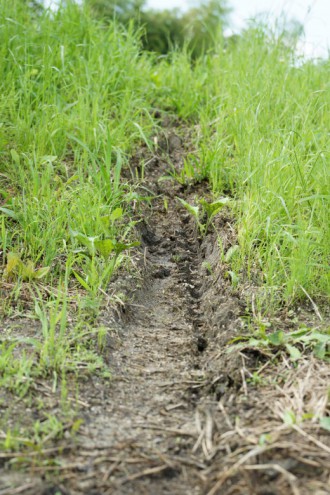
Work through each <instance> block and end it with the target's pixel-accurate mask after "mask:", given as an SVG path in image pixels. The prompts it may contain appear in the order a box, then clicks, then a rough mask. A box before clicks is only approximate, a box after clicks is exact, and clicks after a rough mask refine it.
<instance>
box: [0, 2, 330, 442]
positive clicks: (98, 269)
mask: <svg viewBox="0 0 330 495" xmlns="http://www.w3.org/2000/svg"><path fill="white" fill-rule="evenodd" d="M0 7H1V11H0V60H1V63H0V87H1V91H0V146H1V148H0V200H1V203H0V235H1V252H0V254H1V286H0V291H1V302H0V311H1V317H2V319H3V321H4V322H5V323H4V324H3V325H2V328H1V331H2V334H3V336H2V340H1V346H2V347H1V359H0V381H1V386H2V387H3V388H4V389H6V390H9V391H10V393H12V392H14V395H16V396H24V395H26V394H27V392H28V390H29V388H30V387H32V385H33V383H34V382H35V380H36V378H37V377H38V378H40V377H41V378H47V379H48V380H51V383H52V387H53V389H54V390H57V388H58V387H62V389H61V393H62V395H63V397H64V398H65V397H66V394H67V391H66V374H67V373H69V372H70V373H71V374H72V375H78V376H80V375H81V374H84V375H85V374H86V373H87V374H88V373H89V374H91V373H96V372H97V373H100V374H101V375H102V376H103V377H104V376H108V370H107V368H106V367H105V366H104V363H103V359H102V350H103V346H104V342H105V338H106V335H107V333H108V332H109V329H108V328H107V327H104V325H102V324H101V321H100V319H99V316H100V312H101V310H102V308H104V305H105V302H109V298H110V299H111V297H110V296H109V294H107V288H108V285H109V282H110V280H111V278H112V276H113V274H114V273H115V272H116V271H117V270H118V268H119V267H120V266H123V267H126V268H129V266H130V262H131V259H132V253H134V249H136V248H137V242H136V241H137V236H136V232H135V231H134V223H135V220H136V216H135V215H133V205H136V203H139V201H140V200H141V201H142V198H139V195H138V193H137V191H136V190H135V186H134V185H132V181H130V182H128V181H127V180H126V179H125V178H124V177H127V176H128V175H129V174H122V171H123V170H124V169H125V170H127V169H128V168H129V164H130V158H131V157H132V156H134V154H135V151H136V150H137V149H138V148H139V147H141V145H142V144H143V145H145V144H147V146H148V147H149V148H150V150H151V152H152V146H153V145H152V143H153V141H152V139H151V138H152V136H153V135H154V134H155V133H156V132H157V123H158V121H156V119H155V118H154V117H153V115H155V113H156V114H157V113H158V112H155V109H156V110H157V111H159V110H160V111H161V112H162V113H163V114H164V115H165V114H166V112H169V113H171V114H172V115H176V116H178V117H179V118H180V119H181V121H182V122H183V123H184V125H185V126H187V125H189V126H190V127H192V128H193V136H194V143H193V150H192V152H191V154H190V155H188V157H187V159H186V167H185V172H183V175H182V176H181V177H180V180H182V181H183V182H187V183H188V182H191V181H199V180H202V179H207V180H208V181H209V182H210V184H211V188H212V190H213V193H214V196H215V198H218V197H219V196H221V197H222V196H225V197H228V198H229V199H228V201H229V203H228V204H229V207H230V208H231V210H232V212H233V214H234V216H235V218H236V224H235V225H236V226H235V228H237V239H238V243H237V247H235V246H234V249H232V251H231V254H230V256H229V255H228V253H223V258H222V259H219V263H220V262H222V263H224V262H225V263H227V264H228V271H229V272H230V273H231V277H232V281H233V284H234V285H235V286H238V287H240V285H247V286H250V287H251V293H250V294H249V293H248V294H247V298H248V299H251V297H252V294H253V295H254V297H255V304H257V307H258V309H260V311H261V312H262V313H263V314H267V315H269V314H274V313H276V312H277V311H278V310H279V308H281V307H283V306H285V307H288V308H290V306H291V305H293V304H296V303H298V302H299V303H301V301H307V303H308V305H309V306H310V305H311V307H312V309H314V310H315V308H316V309H317V312H318V313H320V312H321V313H322V311H323V307H324V305H325V302H326V300H327V298H328V296H329V267H328V263H329V255H330V252H329V250H330V248H329V246H330V234H329V151H330V150H329V125H330V117H329V115H330V113H329V102H330V84H329V78H328V74H329V62H328V61H323V62H319V63H313V62H306V63H301V62H300V63H299V64H298V63H297V61H296V60H295V59H294V51H293V47H292V44H291V42H290V43H289V42H288V38H285V37H283V36H278V37H275V36H271V35H270V34H266V33H265V31H264V30H263V29H262V28H261V27H260V28H253V29H250V30H248V31H246V32H245V33H243V34H242V36H241V37H240V38H239V39H238V40H237V42H236V43H232V44H230V45H229V46H228V44H227V43H226V42H225V40H223V39H221V38H219V40H218V42H217V43H216V46H215V48H214V50H213V51H212V53H208V54H206V55H204V56H203V57H201V58H200V59H198V60H195V61H194V62H191V60H190V58H189V55H188V54H187V53H185V52H184V51H182V52H180V51H178V52H175V53H171V54H169V55H168V56H166V57H157V56H155V55H154V54H150V53H147V52H143V51H142V50H141V49H140V33H136V32H134V30H133V29H132V30H131V31H125V30H124V29H123V28H122V27H121V26H119V25H117V24H115V23H110V24H107V25H106V26H105V25H104V24H103V23H102V22H97V21H96V20H94V19H92V18H91V16H90V15H89V12H88V10H83V9H82V8H79V7H78V6H75V5H73V4H70V3H69V5H68V6H67V7H65V8H62V9H61V10H59V11H58V12H56V13H50V12H45V13H43V14H41V15H40V16H36V15H35V14H34V13H33V12H32V11H30V10H29V9H27V8H26V6H24V4H23V3H22V2H21V1H17V0H13V1H12V2H7V1H4V0H0ZM199 199H201V198H196V203H197V202H198V200H199ZM151 204H152V202H151ZM252 289H253V290H252ZM318 308H319V309H318ZM27 322H28V323H27ZM6 400H7V399H6ZM55 423H56V422H55ZM55 423H54V424H55ZM56 425H57V426H56ZM55 426H56V428H58V430H59V431H60V432H61V431H62V430H63V428H62V427H59V426H58V424H57V423H56V424H55ZM33 428H34V429H35V425H34V426H33V427H32V429H33ZM51 428H52V425H50V429H51ZM56 428H55V430H56ZM61 428H62V430H61ZM33 431H34V430H33ZM34 434H35V433H33V435H34ZM44 435H45V437H47V436H48V435H49V431H48V430H47V431H46V432H45V433H44ZM52 438H53V437H52ZM6 442H7V444H6ZM4 444H6V445H7V447H6V448H14V447H15V443H11V442H10V441H8V437H7V438H5V441H4ZM13 446H14V447H13Z"/></svg>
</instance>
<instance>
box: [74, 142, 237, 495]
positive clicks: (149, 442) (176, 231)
mask: <svg viewBox="0 0 330 495" xmlns="http://www.w3.org/2000/svg"><path fill="white" fill-rule="evenodd" d="M167 145H168V146H170V147H171V150H170V151H171V159H172V161H173V162H174V163H175V166H176V167H180V166H181V165H182V160H183V156H184V150H183V147H182V144H181V140H180V139H179V138H178V137H177V136H175V135H171V136H170V140H169V142H168V143H167ZM166 174H167V175H168V163H167V162H166V161H165V160H162V159H160V158H153V159H152V160H151V161H149V165H148V167H147V169H146V176H147V177H146V181H145V184H146V186H147V188H148V189H149V190H151V191H152V192H153V193H154V194H155V195H156V196H158V199H156V200H154V201H153V203H152V208H150V209H149V211H148V210H146V211H145V219H144V220H143V221H142V222H140V223H139V226H138V229H139V234H140V238H141V246H142V264H143V270H142V271H143V272H144V277H143V282H142V287H141V288H140V289H139V290H138V291H136V293H135V297H134V298H133V300H132V301H131V302H129V303H128V304H127V306H126V307H125V310H124V311H125V313H124V315H123V317H122V323H121V325H120V328H119V332H120V334H121V338H122V339H121V341H122V343H121V345H120V346H119V348H117V349H116V350H115V351H113V352H112V356H111V360H110V367H111V369H112V371H113V379H112V384H111V388H110V390H109V392H108V394H109V396H108V397H104V398H103V399H104V402H105V403H106V404H107V407H106V408H105V407H104V403H103V405H102V406H101V407H95V406H94V408H93V417H89V423H87V424H85V426H83V428H82V435H81V436H80V437H79V448H77V457H76V459H75V462H76V463H77V465H80V466H86V451H87V452H89V456H90V458H92V457H93V455H94V456H95V458H98V460H97V462H98V465H94V466H93V468H92V469H91V472H90V473H89V474H88V475H87V476H86V477H84V476H82V475H81V473H79V474H77V475H76V476H74V475H72V473H71V476H70V478H69V479H68V480H67V484H66V486H68V487H70V488H69V493H82V492H83V493H102V494H103V493H104V494H106V493H109V494H110V493H118V494H126V493H127V494H129V493H132V494H141V495H142V494H144V493H145V494H159V495H161V494H169V493H171V494H173V495H181V494H188V493H189V494H192V495H193V494H196V495H197V494H200V493H202V491H201V487H202V486H203V477H202V475H201V474H200V473H201V472H202V471H203V470H204V469H205V468H206V464H205V456H204V454H203V455H202V456H201V455H199V454H200V451H201V446H202V444H203V443H205V439H204V438H203V437H204V435H205V434H206V435H207V433H206V432H205V431H204V426H202V424H201V422H203V421H204V419H205V418H204V416H203V412H202V411H200V412H198V404H199V396H200V389H201V388H202V387H204V385H205V369H204V365H205V360H204V359H203V357H204V355H205V351H206V349H207V346H208V333H209V332H208V331H209V329H210V322H208V321H207V318H206V317H205V315H204V313H203V302H202V294H204V290H203V289H204V288H203V278H201V271H203V270H204V272H205V273H206V270H205V269H204V268H203V266H202V263H203V260H204V256H203V255H202V250H203V249H204V248H205V246H204V248H202V240H201V239H200V238H199V236H198V231H197V228H196V225H195V223H194V221H193V218H192V217H191V215H190V214H189V213H188V212H187V211H186V210H185V209H184V208H183V207H182V205H180V203H179V201H178V199H177V197H180V196H181V197H185V199H187V197H188V196H190V197H191V199H192V198H193V197H194V196H195V195H196V194H203V195H205V194H207V187H206V184H199V185H197V186H194V187H191V188H189V189H188V190H187V188H185V187H182V186H180V184H178V183H176V184H175V183H173V180H162V179H163V178H164V176H165V175H166ZM217 302H218V301H217ZM229 306H230V304H229ZM123 322H125V323H123ZM208 434H209V435H211V434H212V432H211V431H209V432H208ZM209 440H210V439H209ZM206 441H207V438H206ZM81 451H84V455H83V457H82V458H79V452H81ZM93 452H94V453H93ZM105 453H106V454H105ZM103 457H105V459H104V461H103V462H102V458H103ZM106 457H108V459H107V458H106ZM91 464H93V462H91ZM87 470H88V468H87ZM95 470H97V471H99V472H98V473H96V472H95ZM71 490H72V491H71Z"/></svg>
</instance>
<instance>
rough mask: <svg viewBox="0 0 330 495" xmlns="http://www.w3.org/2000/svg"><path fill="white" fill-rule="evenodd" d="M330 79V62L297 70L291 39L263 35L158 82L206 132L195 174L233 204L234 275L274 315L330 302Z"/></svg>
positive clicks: (255, 32) (252, 34) (164, 72)
mask: <svg viewBox="0 0 330 495" xmlns="http://www.w3.org/2000/svg"><path fill="white" fill-rule="evenodd" d="M328 73H329V62H326V61H323V62H320V63H318V64H316V63H314V62H312V61H308V62H306V63H304V64H299V63H298V60H297V59H296V58H295V54H294V50H293V47H292V46H291V45H288V46H287V45H286V43H285V39H283V38H281V36H279V37H278V38H275V39H270V36H268V35H267V34H265V32H264V31H263V30H262V29H261V28H257V29H250V30H248V31H247V32H246V33H245V34H244V36H242V38H241V39H240V40H239V41H238V42H237V43H236V45H235V46H232V47H231V48H230V49H227V50H226V49H223V43H222V42H221V40H220V41H219V50H218V52H217V53H216V54H212V55H210V56H208V57H204V58H203V59H201V60H200V61H199V63H197V65H196V67H195V68H194V69H193V70H191V69H190V67H189V66H188V65H187V63H186V61H185V59H184V57H182V55H178V56H177V57H176V58H174V61H172V63H171V64H164V65H163V66H162V67H161V69H159V71H158V75H157V77H158V80H159V81H162V82H164V84H162V83H160V86H161V93H163V94H164V93H166V90H167V91H168V97H167V101H168V102H169V103H171V104H172V106H173V108H175V109H176V111H177V112H178V113H179V114H180V115H182V117H183V118H187V117H189V118H191V119H192V120H193V121H194V123H195V124H197V125H198V129H197V132H196V141H197V142H198V148H199V153H198V162H197V163H198V165H197V167H196V163H195V162H194V163H195V164H194V167H195V168H196V174H199V175H201V176H203V177H207V178H208V179H209V180H210V182H211V184H212V187H213V191H214V193H215V194H216V195H219V194H224V195H226V194H227V195H229V196H231V197H233V198H234V206H233V208H234V211H235V214H236V215H237V218H238V222H237V226H238V239H239V249H237V250H236V252H235V256H234V258H233V259H232V264H233V267H234V269H235V271H237V275H238V276H240V277H241V280H243V279H246V277H247V278H248V279H249V280H250V281H251V282H252V283H253V284H254V285H258V286H262V287H263V288H265V290H264V291H263V292H264V296H262V293H260V294H259V297H261V298H263V299H264V302H265V303H266V307H267V306H268V307H272V308H273V309H274V308H275V309H276V308H278V306H279V305H280V304H282V303H283V301H284V302H285V303H289V304H290V303H292V302H293V301H297V300H299V299H306V297H307V298H308V295H309V296H310V297H312V298H315V299H316V300H320V301H321V300H323V301H324V296H326V297H327V296H329V289H330V286H329V282H330V278H329V259H330V256H329V255H330V251H329V246H330V238H329V235H330V234H329V232H330V231H329V183H330V181H329V151H330V150H329V138H328V129H329V124H330V122H329V101H330V98H329V96H330V86H329V81H328ZM182 74H183V75H182ZM307 294H308V295H307Z"/></svg>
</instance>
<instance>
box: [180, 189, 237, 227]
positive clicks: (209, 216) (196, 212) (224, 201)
mask: <svg viewBox="0 0 330 495" xmlns="http://www.w3.org/2000/svg"><path fill="white" fill-rule="evenodd" d="M177 199H178V201H180V203H181V204H182V206H184V207H185V208H186V210H187V211H188V212H189V213H190V214H191V215H192V216H193V217H194V218H195V221H196V224H197V226H198V230H199V232H200V233H201V234H202V235H205V234H206V233H207V231H208V229H209V227H210V224H211V222H212V220H213V218H214V217H215V216H216V215H217V214H218V213H219V212H220V210H222V208H223V207H224V206H229V204H230V203H231V199H230V198H226V197H224V198H219V199H217V200H215V201H212V202H211V203H208V202H207V201H206V200H205V199H203V198H202V199H200V200H199V204H200V205H201V206H202V208H200V207H199V206H198V205H197V206H194V205H191V204H190V203H188V202H187V201H185V200H184V199H182V198H177ZM204 216H206V222H205V223H203V222H202V218H204Z"/></svg>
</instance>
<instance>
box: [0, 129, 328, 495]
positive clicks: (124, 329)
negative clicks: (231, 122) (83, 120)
mask: <svg viewBox="0 0 330 495" xmlns="http://www.w3.org/2000/svg"><path fill="white" fill-rule="evenodd" d="M184 134H185V137H184V138H182V137H179V136H178V132H177V130H176V129H173V128H169V129H165V130H164V136H163V137H162V138H161V139H160V141H159V152H158V154H157V156H151V157H149V159H148V160H147V161H146V162H147V165H146V167H145V170H144V174H145V180H144V186H145V187H146V188H147V189H148V190H149V191H151V192H152V193H153V194H155V196H156V199H155V200H153V201H152V204H151V206H150V205H146V206H145V207H144V211H143V220H142V221H140V222H139V223H138V224H137V230H138V235H139V237H140V240H141V249H140V255H139V260H138V264H139V273H140V277H139V278H133V279H130V281H129V282H128V283H127V284H128V289H127V291H128V298H127V301H126V302H125V305H123V306H121V307H119V309H118V312H117V313H114V312H111V313H107V312H105V313H104V314H103V320H104V323H105V324H106V325H107V326H108V327H109V328H110V329H111V331H112V332H115V333H116V335H117V338H116V339H115V344H111V345H109V349H108V362H109V367H110V369H111V371H112V379H111V380H110V382H109V383H107V384H104V382H103V381H100V380H98V379H95V380H92V381H91V380H89V381H88V383H85V384H82V385H81V386H80V392H79V397H80V403H81V411H80V413H79V414H80V417H82V419H83V424H82V427H81V428H80V430H79V433H78V434H77V436H76V438H75V439H74V440H73V441H72V440H68V441H67V445H66V444H65V442H64V444H63V442H62V446H63V450H62V452H59V454H58V459H59V463H58V465H50V466H48V468H47V467H46V468H40V466H39V467H38V465H36V467H35V468H34V469H32V471H31V470H30V471H28V472H27V473H26V474H24V475H19V474H16V478H15V480H16V482H15V483H14V484H13V483H12V481H13V477H12V473H11V470H10V469H9V468H8V466H7V465H6V463H5V462H4V464H3V467H2V469H1V471H0V475H1V480H2V481H0V494H2V495H4V494H6V495H14V494H16V493H17V494H18V493H26V494H28V495H32V494H33V495H55V494H62V495H82V494H86V495H110V494H113V495H115V494H116V495H129V494H132V495H133V494H134V495H147V494H148V495H165V494H166V495H169V494H170V495H216V494H218V495H222V494H223V495H235V494H237V495H238V494H241V495H289V494H291V493H292V494H293V495H298V494H302V495H304V494H306V495H307V494H311V493H315V494H317V495H326V494H327V493H328V494H329V493H330V490H329V485H328V482H329V472H330V471H329V456H330V442H329V436H328V435H327V434H326V432H324V433H323V435H321V434H318V435H317V436H313V431H314V430H313V427H311V431H310V432H307V433H306V431H303V430H300V428H299V427H297V428H296V429H293V428H292V427H288V426H286V425H284V424H283V420H282V419H281V414H280V411H281V410H283V408H284V407H285V405H283V404H282V403H283V401H285V400H286V399H287V398H288V396H290V393H292V391H291V392H290V390H291V389H290V390H287V391H286V392H285V393H284V392H283V393H282V392H281V391H282V390H283V388H284V383H282V384H281V383H279V384H276V385H274V384H271V379H270V378H269V377H272V376H274V369H273V364H272V363H271V362H270V361H269V359H267V356H265V355H263V354H262V353H258V352H256V351H251V350H246V352H242V351H237V352H232V353H231V354H229V353H228V352H227V349H226V346H225V344H226V343H227V342H228V341H229V340H230V339H232V338H233V337H235V336H238V335H241V334H242V333H244V331H245V330H244V325H245V323H244V321H245V320H244V316H246V314H247V309H246V305H245V299H244V297H243V296H242V294H241V293H240V292H239V291H237V290H236V289H234V288H232V286H231V283H230V281H229V280H228V278H227V276H226V270H227V268H226V266H223V264H222V263H220V262H219V260H220V253H219V242H218V239H219V236H220V237H221V245H222V248H223V249H224V250H225V251H227V250H228V249H229V248H230V247H231V246H232V245H234V244H235V242H236V231H235V225H234V220H233V218H232V217H231V214H230V212H229V210H228V211H223V212H222V213H221V214H220V215H219V217H217V219H216V226H215V227H216V228H215V229H211V230H210V231H209V232H208V233H207V234H206V235H205V236H202V237H201V236H200V235H199V232H198V229H197V227H196V224H195V222H194V219H193V218H192V217H191V215H190V214H189V213H188V212H187V210H186V209H185V208H184V207H183V206H182V205H181V204H180V202H179V200H178V199H177V198H180V197H181V198H184V199H185V200H186V201H188V202H191V203H193V202H194V201H195V200H196V197H199V196H203V197H207V196H208V195H209V192H208V186H207V184H206V183H204V182H203V181H202V182H200V183H198V184H193V183H191V184H184V185H182V184H180V183H178V182H176V181H173V180H171V179H169V178H168V177H167V178H166V176H168V175H169V165H168V157H170V160H171V163H172V165H173V166H174V168H176V169H177V170H180V168H181V167H182V164H183V159H184V156H185V154H186V153H187V151H188V148H189V146H190V144H189V133H187V132H185V133H184ZM181 135H182V134H181ZM142 153H144V154H147V153H148V152H147V151H146V150H143V152H142ZM139 163H140V160H139V157H137V159H136V164H135V166H136V167H139ZM132 167H134V164H133V165H132ZM133 175H134V174H133ZM123 278H124V279H125V276H123ZM116 283H117V284H119V285H120V283H123V284H124V285H125V284H126V281H125V280H124V282H123V281H122V280H120V276H119V280H118V281H116V282H115V284H116ZM269 362H270V364H269ZM261 366H264V367H265V373H266V378H265V385H264V386H263V387H258V386H257V385H256V384H255V383H252V382H251V380H249V378H251V376H253V373H254V372H255V370H258V369H260V367H261ZM276 366H277V373H278V374H280V373H281V374H282V375H283V376H285V383H286V385H287V384H290V383H291V382H292V384H294V383H295V382H294V380H293V378H292V376H293V372H294V370H293V369H292V366H291V365H290V364H289V363H288V362H287V361H285V360H283V361H280V362H278V363H277V364H276ZM306 366H307V365H306ZM313 366H314V368H315V370H314V371H315V373H321V374H323V375H322V377H323V379H324V380H326V379H327V378H329V372H328V371H327V372H326V371H325V370H324V368H322V369H318V366H319V364H318V363H317V362H313V361H312V362H309V364H308V369H309V370H310V369H311V367H313ZM267 368H268V369H269V370H270V371H269V376H268V378H269V380H268V381H267ZM305 368H306V367H305ZM305 368H304V363H302V365H301V369H300V371H299V373H300V374H301V380H302V381H303V382H304V380H305V377H306V373H308V370H307V369H305ZM271 370H273V371H272V372H271ZM304 373H305V374H304ZM295 376H297V370H296V375H295ZM290 380H291V382H290ZM304 383H305V382H304ZM293 386H294V385H293ZM316 388H317V387H316ZM316 388H315V390H316ZM315 390H314V392H313V393H316V392H315ZM306 393H307V392H306ZM281 401H282V402H281ZM281 404H282V406H283V407H282V406H281ZM281 407H282V409H281Z"/></svg>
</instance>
